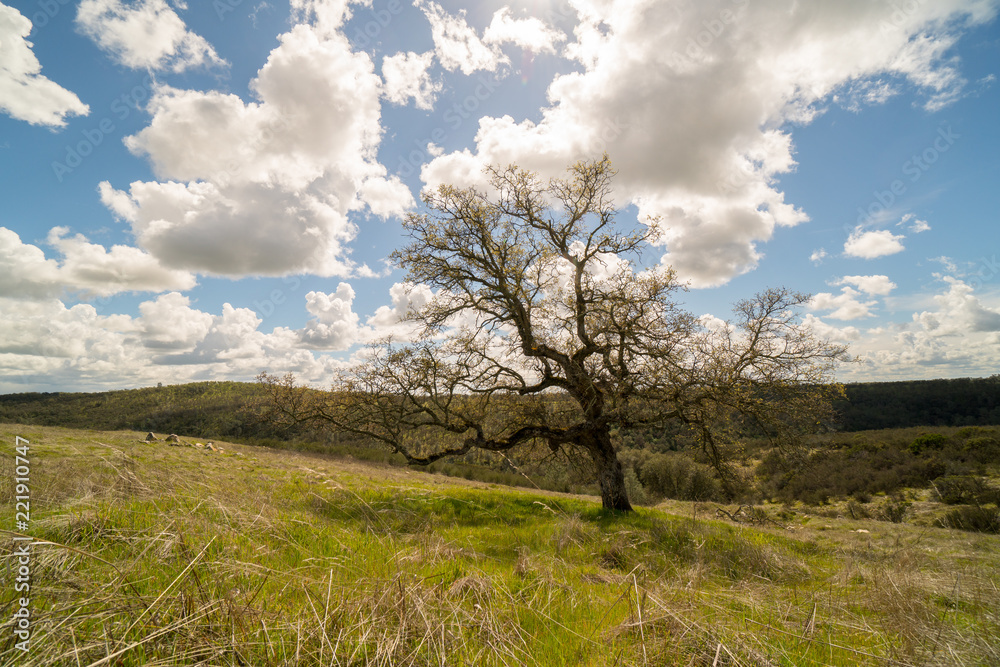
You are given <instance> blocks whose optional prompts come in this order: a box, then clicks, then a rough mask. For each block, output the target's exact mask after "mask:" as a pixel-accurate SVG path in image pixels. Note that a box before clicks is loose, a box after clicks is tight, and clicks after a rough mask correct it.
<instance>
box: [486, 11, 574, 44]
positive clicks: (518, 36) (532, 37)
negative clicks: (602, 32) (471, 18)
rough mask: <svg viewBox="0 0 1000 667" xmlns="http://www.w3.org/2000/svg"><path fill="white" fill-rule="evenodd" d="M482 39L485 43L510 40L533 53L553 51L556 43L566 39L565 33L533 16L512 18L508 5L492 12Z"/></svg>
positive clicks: (499, 42)
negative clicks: (491, 17) (491, 18)
mask: <svg viewBox="0 0 1000 667" xmlns="http://www.w3.org/2000/svg"><path fill="white" fill-rule="evenodd" d="M483 41H484V42H486V43H487V44H503V43H506V42H510V43H512V44H516V45H517V46H519V47H521V48H522V49H525V50H528V51H531V52H533V53H555V52H556V44H559V43H561V42H564V41H566V35H565V34H563V33H562V32H561V31H559V30H557V29H555V28H552V27H550V26H547V25H545V23H544V22H543V21H541V20H540V19H537V18H534V17H530V18H525V19H517V18H514V16H513V15H512V14H511V11H510V7H503V8H502V9H499V10H497V12H496V13H495V14H493V20H492V21H491V22H490V25H489V26H488V27H487V28H486V30H485V32H483Z"/></svg>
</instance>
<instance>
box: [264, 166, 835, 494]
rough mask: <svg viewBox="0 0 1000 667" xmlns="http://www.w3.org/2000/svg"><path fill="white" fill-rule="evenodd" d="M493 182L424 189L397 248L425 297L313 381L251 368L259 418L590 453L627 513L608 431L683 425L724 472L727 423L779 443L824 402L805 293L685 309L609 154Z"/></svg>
mask: <svg viewBox="0 0 1000 667" xmlns="http://www.w3.org/2000/svg"><path fill="white" fill-rule="evenodd" d="M487 176H488V181H489V185H488V187H485V188H482V189H479V188H456V187H452V186H448V185H444V186H441V187H439V188H438V189H437V190H435V191H431V192H426V193H425V194H424V197H423V200H424V204H425V206H426V209H427V211H428V212H426V213H414V214H410V215H409V216H407V218H406V220H405V221H404V226H405V230H406V233H407V235H408V239H409V242H408V243H407V245H405V246H404V247H403V248H401V249H399V250H397V251H396V252H395V253H393V260H394V261H395V262H396V264H397V265H398V266H400V267H401V268H403V269H405V270H406V271H407V273H408V276H407V280H408V281H409V284H412V285H426V286H429V287H430V288H431V289H432V290H434V297H433V298H432V299H431V300H430V301H429V303H427V304H426V305H424V306H422V307H420V308H419V309H415V310H413V311H412V312H409V313H408V314H407V320H408V321H410V322H411V323H413V324H414V325H415V326H417V327H418V328H417V329H416V333H415V335H414V337H413V338H412V339H411V340H409V341H408V342H395V341H393V340H391V339H387V340H383V341H380V342H378V343H377V344H375V345H373V346H372V347H371V349H370V350H369V352H368V355H367V358H366V360H365V361H364V362H363V363H361V364H360V365H358V366H357V367H355V368H352V369H351V370H350V371H348V372H344V373H342V374H340V375H339V376H338V377H337V378H335V379H334V381H333V384H332V386H331V390H330V391H329V392H324V393H322V394H319V393H317V392H308V391H305V390H304V389H303V388H301V387H296V386H295V381H294V378H292V377H291V376H286V377H284V378H279V377H275V376H271V375H267V374H262V375H261V376H260V380H261V382H262V383H263V385H264V386H265V387H266V388H267V389H268V392H269V395H270V397H271V402H270V408H269V409H270V411H271V412H270V414H271V416H272V418H274V419H278V420H287V421H321V422H322V421H325V422H328V423H330V424H332V425H334V426H335V427H337V428H340V429H343V430H346V431H350V432H354V433H363V434H366V435H369V436H371V437H373V438H375V439H376V440H379V441H381V442H383V443H385V444H386V445H388V446H389V447H391V448H392V449H394V450H395V451H397V452H399V453H401V454H402V455H404V456H405V457H406V459H407V460H408V461H409V462H411V463H418V464H427V463H431V462H433V461H436V460H438V459H440V458H442V457H445V456H453V455H458V454H464V453H466V452H469V451H470V450H472V449H474V448H479V449H484V450H490V451H495V452H505V451H508V450H511V449H512V448H514V447H518V446H520V445H524V444H527V443H532V442H538V441H541V442H544V443H546V444H547V445H548V447H549V448H550V449H551V450H552V451H553V452H562V453H565V454H566V455H567V456H569V457H571V458H573V459H576V460H585V461H589V462H590V463H591V464H592V466H593V471H594V475H595V478H596V480H597V482H598V484H599V486H600V489H601V498H602V501H603V504H604V506H605V507H606V508H609V509H615V510H630V509H631V505H630V503H629V499H628V496H627V493H626V487H625V483H624V477H623V473H622V467H621V465H620V463H619V461H618V457H617V453H616V448H615V443H614V441H613V438H612V431H613V430H616V429H632V428H640V427H648V426H650V425H656V424H664V423H667V422H680V423H682V424H684V425H686V426H687V427H688V428H690V429H691V430H692V432H693V434H694V435H695V436H696V439H697V442H698V443H699V444H700V446H701V448H702V450H703V451H704V453H705V455H706V456H707V458H708V460H709V461H710V462H711V463H712V464H713V465H714V466H715V468H716V470H717V471H718V472H719V474H720V476H721V477H722V480H723V482H724V483H727V482H728V481H731V479H732V470H731V469H730V466H729V461H730V457H731V445H732V442H733V436H734V432H735V430H736V429H737V428H740V429H746V428H753V429H755V431H756V432H759V433H761V434H763V435H767V436H769V437H772V438H774V439H775V442H777V443H782V442H786V441H787V440H788V438H790V437H792V434H793V433H795V432H799V431H801V430H802V429H803V427H806V428H808V427H809V426H810V425H815V424H816V422H817V420H819V419H822V418H823V417H824V415H825V413H826V411H827V410H828V409H829V405H830V400H829V399H830V392H831V387H830V385H829V384H828V382H829V380H830V379H831V373H832V370H833V368H834V366H835V364H836V363H837V362H838V361H840V360H843V359H845V358H846V356H845V355H846V350H845V348H844V347H843V346H840V345H836V344H833V343H830V342H828V341H825V340H821V339H819V338H817V337H816V336H815V335H814V334H813V332H812V331H811V330H810V329H809V328H807V327H805V326H804V325H803V324H802V323H801V321H800V319H799V316H798V313H797V311H798V308H799V307H800V306H802V305H803V304H804V303H805V301H806V300H807V298H808V297H807V296H806V295H803V294H800V293H797V292H794V291H791V290H787V289H769V290H766V291H764V292H762V293H760V294H758V295H756V296H755V297H754V298H752V299H749V300H746V301H741V302H739V303H737V304H736V306H735V312H734V317H733V319H732V320H730V321H727V322H723V321H720V320H713V321H710V322H709V321H704V320H702V319H700V318H697V317H695V316H694V315H692V314H691V313H689V312H686V311H685V310H684V309H683V308H681V306H680V304H679V303H678V299H677V297H678V294H679V293H680V292H682V291H683V290H684V285H683V284H682V283H681V282H679V280H678V278H677V275H676V274H675V272H674V271H673V270H672V269H671V268H670V267H669V266H666V265H662V264H661V265H657V266H655V267H652V268H647V269H640V267H639V260H640V259H641V257H642V251H643V250H644V249H647V248H649V247H650V246H651V244H653V243H655V242H656V241H657V236H656V235H657V229H658V226H657V224H655V221H651V222H650V224H648V225H642V224H639V225H635V226H633V227H628V226H626V225H623V224H621V222H620V221H619V215H618V213H619V212H618V210H617V209H616V208H615V205H614V201H613V198H612V179H613V176H614V170H613V169H612V166H611V164H610V161H609V160H608V158H607V156H605V157H603V158H602V159H598V160H593V161H587V162H581V163H578V164H575V165H573V166H572V167H570V168H569V170H568V174H567V177H566V178H562V179H552V180H548V181H544V180H542V179H541V178H540V177H539V176H537V175H536V174H534V173H532V172H529V171H526V170H523V169H520V168H518V167H517V166H508V167H491V168H489V169H488V171H487Z"/></svg>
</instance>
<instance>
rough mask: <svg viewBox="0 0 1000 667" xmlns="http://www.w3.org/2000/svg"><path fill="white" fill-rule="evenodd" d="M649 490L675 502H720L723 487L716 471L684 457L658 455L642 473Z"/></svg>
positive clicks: (648, 460) (652, 457)
mask: <svg viewBox="0 0 1000 667" xmlns="http://www.w3.org/2000/svg"><path fill="white" fill-rule="evenodd" d="M640 475H641V479H642V482H643V484H644V485H645V487H646V489H648V490H649V491H651V492H652V493H654V494H656V495H659V496H662V497H664V498H673V499H674V500H699V501H701V500H719V499H721V498H722V495H723V493H722V485H721V484H720V483H719V480H718V479H717V478H716V477H715V473H714V472H713V470H712V469H711V468H710V467H709V466H707V465H704V464H701V463H695V462H694V461H692V460H691V459H689V458H688V457H686V456H684V455H682V454H656V455H653V456H650V457H649V459H647V461H646V464H645V466H644V467H643V468H642V470H641V471H640Z"/></svg>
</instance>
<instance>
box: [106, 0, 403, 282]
mask: <svg viewBox="0 0 1000 667" xmlns="http://www.w3.org/2000/svg"><path fill="white" fill-rule="evenodd" d="M297 4H298V5H301V6H300V7H298V10H297V11H299V12H301V13H303V14H308V15H309V16H312V17H313V18H315V19H316V20H317V23H316V24H309V25H307V24H299V25H296V26H295V27H293V28H292V29H291V30H290V31H289V32H288V33H285V34H283V35H281V36H280V37H279V42H280V43H279V45H278V46H277V47H276V48H275V49H274V50H273V51H272V52H271V54H270V56H269V58H268V60H267V63H266V64H265V65H264V66H263V67H262V68H261V69H260V71H259V72H258V74H257V77H256V78H255V79H254V80H253V81H252V82H251V84H250V88H251V90H252V91H253V93H254V95H255V97H256V101H253V102H249V103H247V102H244V101H243V100H242V99H241V98H239V97H238V96H236V95H233V94H227V93H221V92H216V91H208V92H201V91H193V90H181V89H176V88H172V87H169V86H160V87H158V88H157V89H156V90H155V92H154V94H153V96H152V98H151V100H150V102H149V105H148V111H149V112H150V114H151V116H152V120H151V122H150V124H149V125H148V126H147V127H146V128H145V129H143V130H141V131H140V132H139V133H137V134H135V135H132V136H130V137H127V138H126V139H125V144H126V146H127V147H128V148H129V150H130V151H132V152H133V153H134V154H136V155H140V156H145V157H147V158H148V159H149V161H150V162H151V163H152V166H153V169H154V171H155V173H156V175H157V176H158V177H159V178H160V179H163V180H161V181H154V182H141V181H140V182H134V183H132V184H131V185H130V186H129V189H128V190H127V191H124V190H117V189H115V188H113V187H112V186H111V185H110V184H109V183H103V184H102V185H101V198H102V201H103V202H104V204H105V205H106V206H108V207H109V208H110V209H111V210H112V211H113V212H114V213H115V214H116V215H117V216H119V217H120V218H122V219H124V220H126V221H127V222H128V223H129V224H130V225H131V228H132V232H133V233H134V234H135V237H136V240H137V242H138V244H139V246H140V247H142V248H143V249H145V250H147V251H148V252H150V253H151V254H152V255H154V256H155V257H157V258H158V259H160V260H161V261H162V262H163V263H165V264H167V265H169V266H172V267H176V268H180V269H185V270H189V271H196V272H199V273H203V274H213V275H224V276H245V275H282V274H291V273H302V272H311V273H314V274H317V275H322V276H332V275H340V276H347V275H351V273H352V272H353V271H354V270H355V268H356V267H355V265H354V263H353V262H352V261H351V260H350V258H349V257H348V254H349V251H348V244H349V242H350V241H351V240H353V238H354V237H355V235H356V233H357V229H356V227H355V225H354V223H352V222H351V221H349V220H348V217H347V216H348V213H349V212H351V211H358V210H363V209H364V208H365V206H368V207H369V208H370V210H371V211H372V213H374V214H376V215H379V216H382V217H385V216H389V215H401V214H402V213H403V212H404V211H405V210H406V209H407V208H409V207H410V206H412V205H413V197H412V195H411V194H410V192H409V190H408V189H407V188H406V187H405V186H404V185H403V184H402V183H401V182H400V181H399V180H398V179H396V178H389V177H387V170H386V169H385V167H384V166H383V165H381V164H380V163H379V162H378V160H377V150H378V145H379V142H380V141H381V135H382V127H381V123H380V119H381V107H380V102H379V99H380V96H381V92H382V89H381V82H380V79H379V78H378V76H376V74H375V72H374V66H373V64H372V62H371V59H370V58H369V57H368V55H367V54H364V53H354V52H352V51H351V47H350V44H349V43H348V41H347V39H346V38H345V37H344V36H343V35H342V34H341V33H340V32H339V31H338V30H337V28H338V27H339V22H338V21H341V20H342V18H343V7H341V8H340V9H339V10H338V11H340V12H341V13H340V14H337V13H336V12H334V11H333V10H332V9H331V7H332V6H334V4H335V3H320V2H305V0H302V1H301V2H299V3H297Z"/></svg>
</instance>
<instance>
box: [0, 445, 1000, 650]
mask: <svg viewBox="0 0 1000 667" xmlns="http://www.w3.org/2000/svg"><path fill="white" fill-rule="evenodd" d="M143 435H144V434H139V433H130V432H95V431H81V430H67V429H59V428H48V427H37V426H12V425H0V443H2V444H3V449H2V454H0V498H2V501H0V503H2V504H0V528H2V529H4V530H6V531H7V533H6V534H5V535H4V537H3V538H2V540H0V550H2V553H3V555H4V556H5V561H7V562H8V563H15V559H14V558H13V549H14V548H15V547H14V546H13V545H14V544H15V542H14V540H13V537H14V534H13V533H11V532H10V531H11V530H12V529H13V528H14V526H15V507H14V503H13V499H14V496H15V488H14V477H15V460H14V440H15V436H21V437H24V438H27V439H28V440H29V441H30V442H31V445H30V456H29V459H30V483H29V486H30V496H31V520H30V528H29V530H28V531H27V532H28V533H29V534H30V535H32V536H33V537H34V538H35V543H34V545H33V553H32V558H31V564H30V569H31V590H30V612H31V633H32V634H31V639H30V649H29V651H28V652H27V653H24V652H22V651H21V650H19V649H18V648H16V646H15V643H16V642H17V641H18V639H17V638H16V637H15V636H14V634H13V631H14V623H13V620H12V617H13V614H14V612H15V611H16V610H17V609H18V604H19V603H18V599H19V597H20V596H21V595H22V593H16V592H15V590H14V579H13V575H12V574H11V571H12V570H13V571H16V567H17V566H16V564H15V565H14V566H13V567H12V568H11V570H7V574H5V576H4V579H3V583H2V588H0V610H2V624H0V664H4V665H6V664H12V665H81V666H83V665H188V664H201V665H299V664H301V665H796V666H798V665H998V664H1000V590H998V585H1000V537H998V536H995V535H981V534H975V533H965V532H959V531H952V530H946V529H942V528H933V527H923V526H915V525H908V524H892V523H883V522H876V521H853V520H849V519H842V518H836V517H833V518H830V517H820V516H811V515H809V514H805V513H803V512H802V511H799V512H797V513H796V514H795V515H794V516H791V517H790V518H789V517H786V518H785V519H778V517H777V516H776V515H775V516H774V517H773V518H774V519H775V520H776V521H772V522H768V523H767V524H766V525H762V526H754V527H751V526H748V525H743V524H734V523H733V522H731V521H729V520H728V519H727V520H718V519H717V518H716V517H717V512H716V509H717V508H718V507H719V506H718V505H715V504H710V503H704V504H701V505H698V506H694V505H692V504H691V503H681V502H669V503H664V504H662V505H660V506H658V507H656V508H642V509H640V510H639V511H637V512H635V513H634V514H632V515H629V516H625V517H621V516H610V515H608V514H607V513H605V512H604V511H603V510H601V508H600V504H599V502H598V501H597V500H596V499H591V498H587V497H582V496H569V495H561V494H555V493H546V492H541V491H538V492H529V491H523V490H515V489H511V488H507V487H500V486H496V485H487V484H482V483H475V482H465V481H463V480H456V479H451V478H444V477H441V476H436V475H428V474H424V473H420V472H415V471H411V470H408V469H401V468H392V467H378V466H373V465H371V464H364V463H361V462H358V461H353V460H350V459H335V458H330V457H323V456H320V455H315V454H305V453H298V452H281V451H274V450H269V449H264V448H253V447H248V446H242V445H230V444H226V443H218V442H216V443H215V446H217V447H218V446H221V447H222V448H223V449H224V451H223V452H212V451H208V450H206V449H205V448H199V447H194V446H169V445H167V444H166V443H164V442H162V441H161V442H154V443H145V442H142V440H141V438H142V437H143ZM186 440H187V441H188V442H189V443H191V444H193V443H195V442H199V441H198V440H197V439H192V438H188V439H186ZM200 442H202V443H204V442H205V441H204V440H201V441H200ZM726 509H727V510H729V511H732V510H733V509H734V508H732V507H728V508H726ZM779 524H780V525H779ZM859 530H860V531H867V532H858V531H859Z"/></svg>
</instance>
